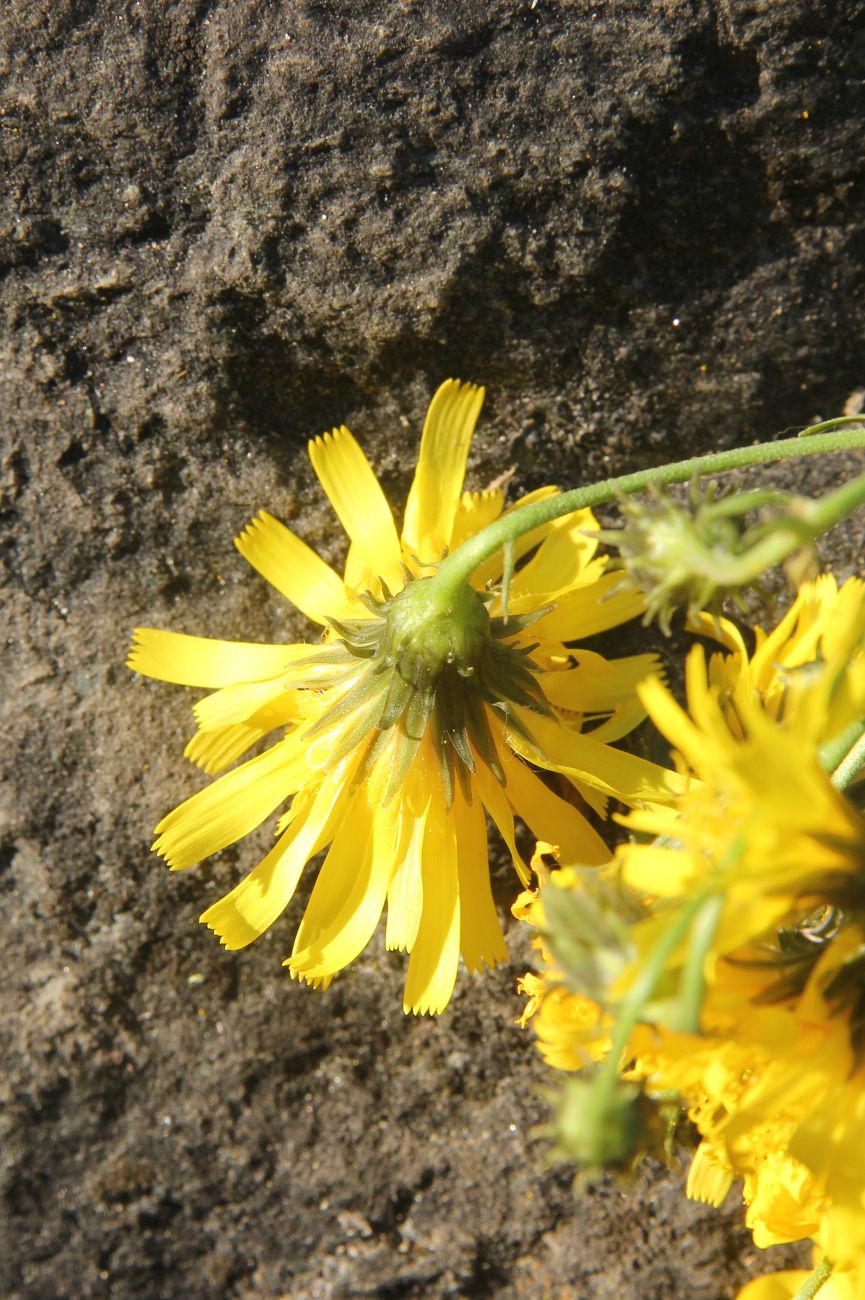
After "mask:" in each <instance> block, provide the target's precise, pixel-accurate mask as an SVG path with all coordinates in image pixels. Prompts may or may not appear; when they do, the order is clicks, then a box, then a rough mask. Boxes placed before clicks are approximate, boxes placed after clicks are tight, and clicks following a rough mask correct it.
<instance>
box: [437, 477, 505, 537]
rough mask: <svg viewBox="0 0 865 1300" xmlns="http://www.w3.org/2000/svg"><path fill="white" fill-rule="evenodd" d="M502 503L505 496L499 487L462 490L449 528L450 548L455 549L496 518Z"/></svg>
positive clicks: (500, 511) (500, 510)
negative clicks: (475, 490)
mask: <svg viewBox="0 0 865 1300" xmlns="http://www.w3.org/2000/svg"><path fill="white" fill-rule="evenodd" d="M504 504H505V497H504V493H503V492H502V490H501V488H487V489H486V491H484V492H464V493H463V494H462V497H461V498H460V503H459V505H458V507H457V512H456V517H455V518H454V523H453V528H452V529H451V539H450V550H452V551H455V550H456V548H457V547H458V546H459V545H461V543H462V542H465V541H467V540H468V539H469V538H470V537H474V535H475V533H479V532H480V531H481V529H482V528H486V527H488V526H489V524H491V523H493V521H494V520H496V519H498V517H499V515H500V514H501V513H502V508H503V506H504Z"/></svg>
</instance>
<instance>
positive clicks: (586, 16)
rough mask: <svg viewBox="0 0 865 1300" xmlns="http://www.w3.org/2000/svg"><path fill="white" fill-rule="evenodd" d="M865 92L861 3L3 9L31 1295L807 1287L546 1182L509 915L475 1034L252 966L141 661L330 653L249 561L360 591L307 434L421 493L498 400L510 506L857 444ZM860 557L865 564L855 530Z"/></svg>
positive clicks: (16, 883) (610, 1188)
mask: <svg viewBox="0 0 865 1300" xmlns="http://www.w3.org/2000/svg"><path fill="white" fill-rule="evenodd" d="M863 80H865V10H863V7H862V5H861V3H859V0H847V2H846V3H845V2H844V0H837V2H832V0H826V3H823V4H819V5H815V4H813V3H811V2H809V0H786V2H785V3H783V4H782V3H772V2H771V0H717V3H709V2H708V0H657V2H656V3H653V4H651V5H646V4H635V3H630V2H629V0H599V2H598V3H597V4H596V5H594V6H592V5H590V4H589V3H587V2H586V0H571V2H570V3H568V2H566V0H536V2H535V3H532V0H484V2H483V3H480V2H472V0H460V2H459V3H456V0H454V2H453V3H443V2H440V3H435V2H434V0H430V2H429V3H420V2H419V0H341V2H337V0H333V2H332V3H328V2H327V0H318V2H316V0H5V3H4V4H3V5H2V7H0V137H2V148H3V176H4V184H3V187H2V195H0V277H2V278H0V310H2V320H3V331H2V354H0V376H2V404H0V422H2V432H3V440H2V450H0V456H2V461H0V547H2V552H0V554H2V561H3V566H4V567H3V597H2V609H3V622H4V625H5V638H4V650H5V657H4V678H3V680H4V693H3V706H2V746H3V749H2V752H3V756H4V769H5V771H4V783H3V787H2V823H0V850H2V851H0V892H2V901H3V906H2V911H0V932H2V952H3V966H4V976H3V988H4V991H3V997H2V1004H0V1016H2V1054H3V1068H2V1078H0V1089H2V1092H0V1098H2V1106H3V1110H2V1119H0V1123H2V1126H3V1129H2V1132H3V1139H2V1155H0V1167H2V1178H3V1187H4V1192H5V1197H6V1211H5V1215H4V1216H3V1219H2V1222H0V1293H2V1294H3V1295H4V1296H9V1297H35V1298H42V1297H44V1298H45V1300H53V1298H54V1297H66V1296H69V1297H90V1296H94V1297H101V1296H118V1297H145V1298H147V1300H151V1298H156V1297H171V1298H174V1297H184V1298H187V1297H193V1298H195V1297H205V1296H208V1297H209V1296H226V1297H238V1298H240V1297H243V1298H252V1297H256V1298H258V1297H261V1298H262V1300H271V1298H272V1300H276V1297H292V1298H294V1297H298V1298H299V1300H307V1298H309V1300H312V1297H316V1298H318V1297H322V1298H325V1297H326V1298H327V1300H330V1298H331V1297H333V1298H334V1300H337V1298H345V1300H348V1298H350V1297H354V1296H381V1297H392V1298H393V1300H396V1297H409V1296H431V1297H445V1296H451V1297H482V1296H503V1297H516V1296H527V1297H547V1296H549V1297H565V1296H567V1297H608V1298H609V1300H668V1298H669V1297H686V1298H688V1300H700V1298H702V1300H717V1298H718V1297H723V1296H729V1295H732V1294H734V1292H735V1289H736V1287H737V1285H739V1284H741V1282H742V1281H743V1280H744V1279H745V1277H747V1276H749V1275H750V1274H751V1273H754V1272H759V1271H765V1270H767V1269H768V1268H769V1267H770V1266H771V1262H772V1256H770V1255H760V1254H759V1252H756V1251H755V1250H754V1249H753V1247H752V1246H751V1244H750V1238H749V1234H748V1233H747V1232H746V1231H745V1230H744V1228H743V1227H742V1226H741V1210H740V1207H739V1205H738V1203H737V1201H736V1198H735V1197H731V1199H730V1202H729V1204H728V1206H727V1207H726V1208H725V1209H724V1210H723V1211H722V1212H717V1211H714V1210H711V1209H708V1208H706V1207H702V1206H699V1205H694V1204H691V1203H689V1202H687V1201H686V1200H685V1199H684V1195H683V1191H682V1183H681V1179H680V1178H677V1177H675V1176H673V1175H670V1174H668V1173H667V1172H665V1171H662V1170H660V1169H658V1168H656V1167H654V1166H651V1167H646V1168H645V1169H644V1170H643V1172H642V1174H641V1176H640V1179H639V1183H638V1187H637V1190H636V1192H635V1193H632V1194H629V1195H625V1194H624V1193H623V1192H622V1191H620V1190H619V1189H618V1187H617V1186H616V1185H615V1184H614V1183H613V1182H612V1181H609V1182H603V1183H601V1184H600V1185H597V1186H593V1187H584V1188H582V1189H579V1190H577V1191H576V1192H574V1191H572V1189H571V1185H570V1175H569V1173H568V1172H567V1171H563V1170H557V1171H549V1170H545V1168H544V1166H543V1156H544V1144H543V1143H542V1142H539V1141H537V1140H533V1139H532V1137H531V1132H532V1128H533V1126H534V1125H535V1124H537V1123H538V1122H539V1121H540V1120H541V1119H542V1118H543V1116H544V1114H545V1105H544V1103H543V1101H542V1100H541V1099H540V1098H539V1096H538V1088H539V1086H540V1085H541V1084H542V1083H543V1081H544V1078H545V1076H544V1072H543V1070H542V1068H541V1066H540V1063H539V1061H538V1059H537V1057H536V1053H535V1051H534V1048H533V1046H532V1041H531V1036H530V1035H529V1034H527V1033H526V1032H525V1031H521V1030H519V1029H517V1028H516V1027H515V1025H514V1023H513V1022H514V1018H515V1015H516V1014H517V1011H518V1001H517V999H516V997H515V994H514V982H515V978H516V976H517V975H518V973H519V972H520V971H521V970H522V969H523V968H524V967H525V965H526V963H527V961H528V949H527V945H526V939H525V936H523V935H521V934H520V933H519V932H518V931H516V929H513V930H512V936H511V937H512V939H513V947H512V955H513V961H512V964H511V966H510V967H509V968H506V969H504V970H502V971H499V972H496V974H494V975H492V976H489V977H487V978H485V979H473V980H472V979H469V978H468V977H466V976H463V977H462V978H461V980H460V983H459V985H458V990H457V995H456V997H455V999H454V1002H453V1005H452V1007H451V1009H450V1010H449V1011H448V1012H447V1013H446V1014H445V1015H444V1016H443V1017H442V1018H441V1019H440V1020H438V1021H430V1020H415V1019H404V1018H403V1016H402V1013H401V1010H400V1002H401V984H402V976H403V959H402V958H400V957H398V956H394V955H392V954H386V953H385V952H384V951H383V946H382V945H381V943H377V944H374V945H373V946H372V948H371V949H370V950H369V951H368V952H367V953H366V954H364V956H363V957H362V959H361V960H359V961H358V962H357V964H356V966H355V968H354V969H353V970H352V971H351V972H349V973H348V974H347V975H346V976H344V977H343V978H341V979H340V980H339V981H337V983H336V985H335V986H334V987H333V989H332V990H331V991H330V992H329V993H327V994H318V993H315V992H313V991H310V990H308V989H305V988H302V987H299V986H297V985H295V984H293V983H292V982H291V981H290V980H289V979H288V978H287V976H286V975H285V973H284V972H283V970H282V968H281V966H280V961H281V958H282V956H283V955H284V954H285V953H286V951H288V949H289V947H290V942H291V936H292V933H293V925H294V923H295V922H296V920H297V917H298V915H299V911H298V910H294V911H292V913H291V915H290V916H289V917H287V918H286V919H285V921H284V922H283V923H282V924H280V925H278V926H277V927H276V928H275V930H274V931H273V933H272V934H271V935H270V936H268V938H267V939H265V940H262V941H261V942H259V943H258V944H256V945H255V946H254V947H253V948H251V949H249V950H247V951H246V952H244V953H242V954H239V955H233V956H232V955H228V954H226V953H225V952H223V951H222V950H221V949H220V947H219V946H218V944H217V943H216V941H215V939H214V938H213V936H212V935H210V934H209V933H208V932H207V931H206V930H204V929H203V928H201V927H199V926H198V925H197V924H196V917H197V916H198V914H199V912H200V911H201V910H202V909H203V907H204V906H205V905H206V903H207V901H208V900H213V899H214V898H215V897H217V896H218V894H219V893H221V892H224V890H225V889H226V887H227V884H228V882H229V881H231V880H233V879H236V878H237V875H238V872H239V871H240V870H241V868H242V866H243V865H244V864H245V865H249V863H250V862H251V861H253V860H254V858H253V855H254V850H255V846H254V845H252V846H250V845H246V846H240V847H238V848H237V849H236V850H230V851H227V852H226V853H224V854H223V855H222V856H221V858H220V859H219V860H216V861H214V862H213V863H212V864H211V863H208V864H206V865H205V866H204V867H202V868H199V869H198V870H195V871H192V872H189V873H186V874H179V875H175V876H169V875H168V874H167V873H166V872H165V870H164V869H163V867H162V865H161V864H160V863H159V862H158V861H157V860H156V859H155V858H154V857H152V856H150V855H149V853H148V845H149V842H150V835H151V830H152V827H153V825H154V824H155V822H156V821H157V820H158V819H159V817H160V816H161V815H162V814H163V813H164V812H165V811H166V810H167V809H168V808H169V807H171V806H173V804H174V803H176V802H178V801H179V799H180V798H181V797H182V796H183V795H185V794H187V793H190V792H191V791H192V790H194V789H196V788H197V787H198V785H199V784H200V781H201V778H200V776H199V775H198V774H197V773H196V772H195V770H194V769H193V768H192V767H191V766H190V765H189V764H186V763H184V762H183V761H182V759H181V758H180V751H181V748H182V743H183V740H184V738H185V737H186V735H187V734H188V733H189V731H190V728H191V712H190V705H191V702H192V699H191V695H190V693H188V692H184V691H182V690H181V689H179V688H171V687H168V686H162V685H160V684H155V683H148V684H144V683H141V682H137V683H135V682H133V681H132V680H131V679H130V675H129V673H128V672H127V671H126V670H125V668H124V667H123V660H124V657H125V651H126V646H127V642H128V637H129V633H130V631H131V629H132V627H133V626H135V625H136V624H137V623H140V622H146V623H149V624H151V625H155V626H166V627H173V628H175V629H178V630H183V631H189V632H203V633H210V634H213V635H222V636H225V637H229V638H234V637H236V638H247V639H250V640H257V639H270V638H277V639H280V638H289V637H295V636H296V635H297V634H298V633H300V634H301V635H302V634H303V628H302V626H301V624H300V622H299V621H297V620H296V618H295V616H294V615H293V614H292V612H291V611H289V610H288V609H287V608H285V607H284V606H283V604H281V602H280V601H279V599H278V598H277V597H276V596H275V595H274V594H273V593H272V592H270V591H269V590H267V589H266V588H265V585H264V583H263V582H261V580H260V579H258V578H257V577H255V576H254V575H253V574H252V573H251V572H250V571H249V570H247V569H246V567H245V565H244V563H243V561H242V560H241V559H240V558H239V556H237V555H236V553H235V552H234V551H233V548H232V546H231V538H232V536H233V535H234V534H235V533H236V532H237V531H239V529H240V528H241V527H242V525H243V524H244V523H245V522H246V521H247V520H248V518H249V517H250V516H251V515H252V514H253V513H254V512H255V511H257V510H258V509H259V508H261V507H267V508H268V509H270V510H272V511H273V512H274V513H276V514H278V515H279V516H281V517H282V518H284V519H285V520H287V521H289V522H290V523H291V524H292V526H293V527H294V528H295V529H296V530H297V531H299V532H300V533H301V534H302V535H303V536H304V537H305V538H306V539H307V540H308V541H310V542H311V543H312V544H313V545H315V546H317V547H318V548H319V549H320V550H321V551H322V552H323V553H324V554H325V555H327V556H328V557H330V558H333V559H337V558H339V556H340V553H341V541H340V540H339V537H338V530H337V529H336V528H335V526H334V520H333V516H332V515H331V513H330V511H329V509H328V508H327V507H326V503H325V502H324V499H323V496H322V494H321V492H320V491H319V490H318V489H317V487H316V486H315V481H314V478H313V475H312V473H311V469H310V467H309V464H308V462H307V459H306V456H305V454H304V445H305V441H306V439H307V438H309V437H310V436H311V435H314V434H317V433H319V432H320V431H321V430H322V429H323V428H326V427H329V426H330V425H332V424H334V423H339V422H343V421H344V422H345V423H347V424H348V425H349V426H350V427H351V428H352V429H353V431H354V432H355V433H356V434H357V435H358V437H359V438H360V439H361V440H362V441H363V443H364V445H365V446H366V448H367V449H368V451H369V454H370V458H371V460H372V462H373V463H374V465H375V466H376V468H377V469H378V471H379V472H380V474H381V477H382V481H383V483H384V484H385V487H386V490H387V491H388V493H389V495H390V497H391V499H392V500H393V501H394V503H395V504H398V503H401V501H402V500H403V498H404V495H405V492H406V489H407V485H408V482H409V480H410V475H411V471H412V465H413V461H414V456H415V450H416V445H417V439H418V436H419V431H420V425H421V422H422V418H423V413H424V410H425V407H426V403H427V401H428V399H429V396H430V395H431V393H432V391H433V390H434V388H435V387H436V385H437V384H438V383H439V382H440V381H441V380H442V379H443V378H445V377H447V376H449V375H458V376H460V377H462V378H464V379H473V380H477V381H480V382H486V383H487V384H488V385H489V397H488V405H487V408H486V411H485V414H484V417H483V419H482V426H481V431H480V433H479V436H478V438H477V441H476V445H475V449H474V452H473V455H472V460H471V464H470V475H471V483H472V485H473V486H483V485H484V484H485V483H486V482H488V481H489V480H491V479H492V478H494V477H495V476H496V475H498V474H500V473H502V472H503V471H504V470H506V469H508V468H509V467H511V466H513V467H515V478H514V483H513V490H514V491H515V492H518V491H520V490H521V489H526V488H529V487H532V486H536V485H538V484H539V483H541V482H546V481H550V480H552V481H556V482H559V483H561V484H565V485H571V484H576V483H579V482H582V481H585V480H590V479H592V478H594V477H598V476H600V475H605V474H607V473H609V472H611V471H619V472H621V471H625V470H627V469H628V468H633V467H637V466H641V465H646V464H650V463H657V462H659V461H660V460H662V459H667V458H671V457H675V456H679V455H684V454H687V453H689V452H696V451H706V450H710V449H714V448H718V447H721V446H726V445H732V444H734V443H739V442H747V441H750V440H752V439H754V438H760V437H769V436H771V435H773V434H775V433H777V432H779V431H781V430H784V429H786V428H789V427H800V426H802V425H805V424H808V423H810V422H811V421H813V420H815V419H817V418H819V417H829V416H832V415H836V414H839V413H840V412H841V410H842V409H843V408H844V407H845V404H847V406H848V409H850V410H856V409H859V407H860V405H861V400H862V393H861V390H862V389H863V388H865V369H863V333H865V313H863V310H862V303H863V300H865V273H863V256H865V225H863V211H865V169H863V152H865V145H863V141H865V135H863V130H862V114H861V107H862V102H863V89H865V87H863ZM860 459H861V458H860ZM855 464H856V459H855V458H849V459H848V460H841V461H839V460H834V461H826V460H821V461H820V462H819V464H818V463H817V462H814V463H812V464H810V465H809V466H808V469H807V472H799V471H795V472H791V471H788V472H787V477H786V478H785V477H784V475H783V474H781V475H776V476H775V477H776V481H783V482H787V483H788V484H790V483H797V484H804V485H805V487H806V488H807V490H813V491H820V490H822V489H825V488H826V487H828V486H829V485H831V484H832V483H834V482H835V481H837V479H838V477H839V476H841V475H843V474H844V473H845V472H849V471H851V470H852V469H853V467H854V465H855ZM833 545H834V552H833V551H831V550H830V551H829V552H828V553H829V554H834V555H835V557H836V559H837V560H838V563H839V567H840V570H841V571H842V572H844V573H847V572H850V571H851V570H852V569H853V568H856V567H859V566H860V565H861V555H862V553H863V530H862V526H861V524H852V525H850V526H849V527H847V528H846V529H845V530H840V533H839V538H838V539H836V541H835V542H834V543H833ZM497 890H498V895H499V897H500V899H501V903H502V909H503V914H504V913H505V912H506V908H507V903H508V901H509V900H510V898H511V897H512V896H513V893H514V880H513V878H512V876H511V875H510V874H509V869H507V868H505V867H504V866H502V868H501V872H500V874H499V876H498V878H497Z"/></svg>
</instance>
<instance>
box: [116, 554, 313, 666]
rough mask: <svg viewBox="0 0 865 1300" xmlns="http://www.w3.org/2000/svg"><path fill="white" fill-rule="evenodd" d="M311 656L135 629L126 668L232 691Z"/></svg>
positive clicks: (300, 650) (299, 649)
mask: <svg viewBox="0 0 865 1300" xmlns="http://www.w3.org/2000/svg"><path fill="white" fill-rule="evenodd" d="M334 576H336V575H334ZM309 653H310V647H309V646H307V645H257V644H255V643H254V642H251V641H215V640H213V638H211V637H207V636H187V635H186V633H185V632H163V631H161V630H160V629H159V628H155V627H137V628H136V629H135V631H134V632H133V634H132V648H131V649H130V651H129V658H128V659H127V661H126V662H127V665H128V667H129V668H131V669H132V671H133V672H135V673H142V674H143V675H144V676H145V677H156V678H157V679H158V680H159V681H161V682H174V683H176V684H177V685H178V686H210V687H213V686H234V685H236V684H237V683H240V682H251V681H259V680H261V679H262V678H265V677H272V676H273V675H274V673H278V672H282V670H283V669H285V668H287V667H288V665H289V664H290V663H291V662H292V660H293V659H298V658H301V657H302V656H303V655H308V654H309Z"/></svg>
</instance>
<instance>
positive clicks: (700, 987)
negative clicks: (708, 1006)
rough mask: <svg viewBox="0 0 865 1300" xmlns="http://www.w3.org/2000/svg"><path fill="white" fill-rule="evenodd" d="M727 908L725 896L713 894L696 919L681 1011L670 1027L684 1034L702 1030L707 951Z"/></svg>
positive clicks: (682, 991)
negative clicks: (722, 914)
mask: <svg viewBox="0 0 865 1300" xmlns="http://www.w3.org/2000/svg"><path fill="white" fill-rule="evenodd" d="M723 908H724V895H723V894H710V895H709V897H708V898H707V899H705V901H704V902H703V905H702V907H701V908H700V910H699V912H698V913H697V915H696V917H695V918H694V924H693V927H692V929H691V936H690V943H689V944H688V958H687V961H686V962H685V968H684V970H683V971H682V979H681V983H680V985H679V1002H680V1011H679V1015H678V1017H677V1022H676V1024H675V1025H671V1026H670V1027H671V1028H673V1029H678V1030H680V1031H681V1032H682V1033H683V1034H696V1033H698V1032H699V1029H700V1012H701V1010H702V1008H703V994H704V993H705V991H706V975H705V968H706V954H707V953H708V952H709V949H710V948H711V947H712V943H713V942H714V939H715V933H716V931H717V929H718V922H719V921H720V919H721V912H722V911H723Z"/></svg>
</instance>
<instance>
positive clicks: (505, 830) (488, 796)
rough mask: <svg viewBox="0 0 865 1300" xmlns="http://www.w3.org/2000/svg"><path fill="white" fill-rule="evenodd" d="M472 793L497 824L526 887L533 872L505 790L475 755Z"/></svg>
mask: <svg viewBox="0 0 865 1300" xmlns="http://www.w3.org/2000/svg"><path fill="white" fill-rule="evenodd" d="M472 793H473V794H475V793H477V795H478V796H479V797H480V799H482V800H483V805H484V807H485V808H486V810H487V812H488V813H489V815H490V816H491V817H492V819H493V821H494V822H495V824H496V829H497V830H498V832H499V835H501V837H502V839H503V840H504V842H505V844H507V846H508V848H509V849H510V852H511V858H512V859H513V863H514V866H515V867H516V870H517V875H518V876H519V878H520V880H521V881H522V882H523V884H524V885H527V884H528V883H529V880H530V879H531V872H530V871H529V869H528V867H527V866H526V864H525V862H524V861H523V858H522V855H521V854H520V851H519V849H518V848H517V844H516V839H515V836H514V818H513V813H512V812H511V807H510V804H509V803H508V800H507V797H506V795H505V792H504V790H503V789H502V787H501V786H500V785H499V783H498V781H497V780H496V778H495V777H494V776H493V774H492V772H491V771H490V769H489V768H488V767H487V765H486V764H485V763H484V761H483V759H481V758H480V757H479V756H478V755H477V754H475V771H474V772H473V773H472Z"/></svg>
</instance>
